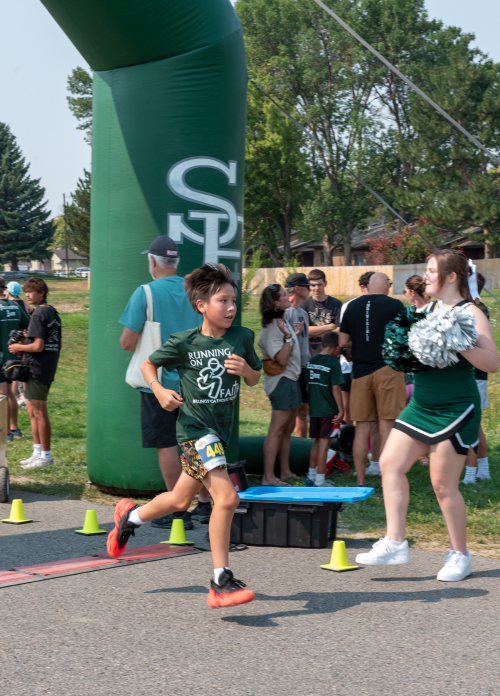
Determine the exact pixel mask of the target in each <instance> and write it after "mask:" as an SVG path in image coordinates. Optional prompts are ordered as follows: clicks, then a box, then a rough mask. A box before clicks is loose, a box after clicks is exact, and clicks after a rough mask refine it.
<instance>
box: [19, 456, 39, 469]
mask: <svg viewBox="0 0 500 696" xmlns="http://www.w3.org/2000/svg"><path fill="white" fill-rule="evenodd" d="M35 459H37V455H36V454H35V453H33V454H32V455H31V457H28V459H21V462H20V463H21V464H30V463H31V462H32V461H33V460H35ZM21 468H22V469H24V466H23V467H21Z"/></svg>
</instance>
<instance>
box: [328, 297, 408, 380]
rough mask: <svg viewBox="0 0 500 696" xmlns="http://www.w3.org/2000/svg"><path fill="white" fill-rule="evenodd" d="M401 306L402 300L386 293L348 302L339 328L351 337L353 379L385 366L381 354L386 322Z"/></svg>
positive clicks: (392, 317) (400, 309)
mask: <svg viewBox="0 0 500 696" xmlns="http://www.w3.org/2000/svg"><path fill="white" fill-rule="evenodd" d="M403 309H404V307H403V304H402V302H400V301H399V300H395V299H394V298H393V297H387V296H386V295H378V294H377V295H362V296H361V297H357V298H356V299H355V300H352V302H349V304H348V305H347V309H346V310H345V313H344V316H343V319H342V324H341V326H340V330H341V332H342V333H346V334H349V336H350V337H351V341H352V359H353V367H352V376H353V378H354V379H358V378H359V377H364V376H365V375H371V373H372V372H375V371H376V370H380V368H381V367H385V366H386V363H385V362H384V360H383V358H382V343H383V341H384V330H385V326H386V324H388V323H389V322H390V321H391V319H394V318H395V317H397V315H398V314H399V313H400V312H402V311H403Z"/></svg>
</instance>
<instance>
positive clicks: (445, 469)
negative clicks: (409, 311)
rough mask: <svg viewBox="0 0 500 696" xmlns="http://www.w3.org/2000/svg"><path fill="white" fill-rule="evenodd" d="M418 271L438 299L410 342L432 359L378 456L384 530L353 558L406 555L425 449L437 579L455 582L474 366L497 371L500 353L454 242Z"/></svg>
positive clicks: (462, 547) (460, 557) (476, 414)
mask: <svg viewBox="0 0 500 696" xmlns="http://www.w3.org/2000/svg"><path fill="white" fill-rule="evenodd" d="M423 277H424V281H425V285H426V292H427V294H428V295H430V296H431V297H432V298H435V301H434V302H431V303H430V304H429V305H428V307H427V309H426V310H425V312H426V315H425V318H423V319H422V320H421V321H419V322H417V324H415V325H414V326H413V327H412V329H411V331H410V334H409V340H408V344H409V346H410V348H411V349H412V351H413V353H414V354H415V355H416V357H418V358H419V360H420V361H421V362H422V363H424V364H426V365H431V367H427V369H425V370H424V371H422V372H417V373H415V386H414V392H413V398H412V400H411V401H410V403H409V404H408V406H407V407H406V408H405V409H404V411H403V412H402V413H401V415H400V416H399V418H398V419H397V420H396V422H395V424H394V428H393V429H392V430H391V433H390V434H389V437H388V439H387V442H386V445H385V447H384V450H383V452H382V455H381V458H380V467H381V470H382V477H383V490H384V504H385V511H386V518H387V534H386V536H385V537H383V538H382V539H380V540H379V541H378V542H376V543H375V544H374V545H373V548H372V550H371V551H370V552H369V553H361V554H358V556H357V558H356V562H357V563H364V564H367V565H393V564H399V563H409V561H410V554H409V549H408V542H407V541H406V540H405V526H406V514H407V510H408V502H409V485H408V479H407V478H406V474H407V473H408V471H409V470H410V469H411V467H412V466H413V463H414V462H415V461H417V460H418V459H419V458H420V457H422V456H425V455H426V454H427V452H428V451H429V450H430V465H429V470H430V476H431V482H432V486H433V488H434V492H435V494H436V497H437V499H438V502H439V505H440V507H441V512H442V513H443V517H444V520H445V523H446V528H447V530H448V535H449V539H450V551H449V553H448V554H447V555H446V557H445V563H444V566H443V568H442V569H441V570H440V571H439V573H438V576H437V579H438V580H443V581H446V582H454V581H457V580H463V579H464V578H466V577H467V576H468V575H470V573H471V572H472V571H471V557H470V552H469V551H467V545H466V508H465V502H464V499H463V498H462V495H461V493H460V492H459V490H458V484H459V479H460V474H461V472H462V469H463V465H464V460H465V457H466V456H467V452H468V450H469V447H472V448H473V449H474V450H476V451H477V446H478V443H479V436H478V432H479V425H480V421H481V399H480V396H479V392H478V389H477V385H476V381H475V379H474V368H478V369H480V370H483V371H484V372H496V371H497V370H498V363H499V358H498V351H497V348H496V345H495V342H494V340H493V335H492V332H491V328H490V325H489V322H488V320H487V319H486V317H485V316H484V314H483V312H482V311H481V310H480V309H479V308H478V307H476V306H475V304H474V303H473V301H472V298H471V296H470V292H469V286H468V282H467V278H468V265H467V259H466V257H465V256H464V255H463V254H461V253H460V252H458V251H455V250H449V249H446V250H442V251H437V252H435V253H434V254H432V255H431V256H429V257H428V259H427V267H426V271H425V273H424V276H423ZM431 315H438V316H431ZM439 315H441V316H439ZM473 325H475V330H474V327H473ZM467 332H468V333H467ZM467 336H468V338H467ZM453 341H454V345H455V346H458V347H457V350H456V352H455V353H453V350H451V351H450V344H451V343H452V342H453ZM464 346H465V350H464V349H463V347H464Z"/></svg>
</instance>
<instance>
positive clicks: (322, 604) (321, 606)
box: [146, 571, 489, 628]
mask: <svg viewBox="0 0 500 696" xmlns="http://www.w3.org/2000/svg"><path fill="white" fill-rule="evenodd" d="M485 572H488V571H485ZM478 575H479V573H478ZM433 577H434V576H433ZM396 579H397V580H400V579H401V578H396ZM418 579H420V578H418ZM159 592H170V593H188V594H207V588H206V587H202V586H201V585H191V586H188V587H171V588H162V589H160V590H151V591H149V592H147V593H146V594H156V593H159ZM487 594H489V592H488V591H487V590H479V589H472V588H470V589H467V588H466V587H445V588H443V589H436V590H427V591H421V592H299V593H298V594H295V595H281V596H272V595H263V594H258V593H257V599H258V600H260V601H264V602H305V603H306V605H305V606H304V607H301V608H300V609H297V610H285V611H279V612H274V613H271V614H260V615H257V616H224V617H223V618H222V621H229V622H230V623H237V624H240V625H242V626H255V627H258V628H267V627H271V626H279V624H278V623H277V622H276V621H275V619H279V618H282V617H288V616H312V615H313V614H335V613H336V612H338V611H342V610H344V609H350V608H352V607H357V606H360V605H362V604H382V603H388V602H391V603H392V602H415V601H417V602H422V603H424V604H431V603H437V602H441V601H442V600H444V599H471V598H477V597H484V596H485V595H487ZM252 606H254V605H252Z"/></svg>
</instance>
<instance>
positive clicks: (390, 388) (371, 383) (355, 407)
mask: <svg viewBox="0 0 500 696" xmlns="http://www.w3.org/2000/svg"><path fill="white" fill-rule="evenodd" d="M405 406H406V380H405V376H404V374H403V373H402V372H396V371H395V370H393V369H392V368H391V367H389V365H387V366H386V367H381V368H380V370H376V371H375V372H372V373H371V375H366V376H365V377H358V378H357V379H353V380H352V386H351V403H350V411H351V418H352V419H353V420H354V421H360V422H361V421H377V420H394V419H395V418H397V417H398V416H399V414H400V413H401V411H402V410H403V409H404V407H405Z"/></svg>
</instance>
